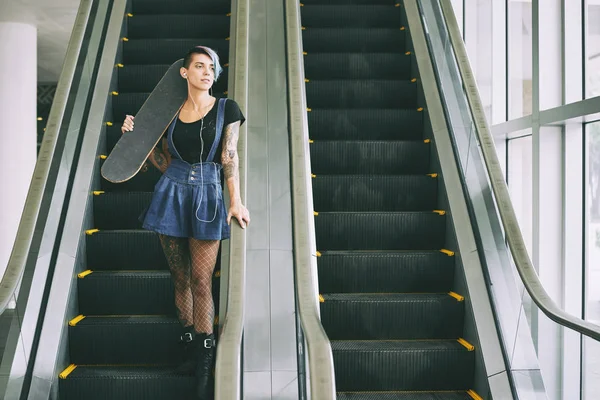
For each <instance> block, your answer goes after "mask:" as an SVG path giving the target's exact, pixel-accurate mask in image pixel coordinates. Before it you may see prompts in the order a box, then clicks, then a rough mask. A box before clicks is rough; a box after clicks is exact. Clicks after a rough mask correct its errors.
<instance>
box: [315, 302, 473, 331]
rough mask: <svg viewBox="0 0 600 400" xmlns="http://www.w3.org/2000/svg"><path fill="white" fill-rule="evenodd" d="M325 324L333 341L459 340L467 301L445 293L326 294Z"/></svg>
mask: <svg viewBox="0 0 600 400" xmlns="http://www.w3.org/2000/svg"><path fill="white" fill-rule="evenodd" d="M322 297H323V298H324V300H325V301H324V302H322V303H320V304H321V321H322V323H323V328H324V329H325V331H326V332H327V337H329V339H331V340H394V339H401V340H407V339H419V340H426V339H439V338H455V337H459V336H460V335H461V334H462V329H463V319H464V315H463V314H464V302H462V301H458V300H456V299H455V298H454V297H452V296H450V295H449V294H447V293H442V294H428V293H424V294H403V293H396V294H394V293H381V294H372V293H369V294H356V293H335V294H323V295H322Z"/></svg>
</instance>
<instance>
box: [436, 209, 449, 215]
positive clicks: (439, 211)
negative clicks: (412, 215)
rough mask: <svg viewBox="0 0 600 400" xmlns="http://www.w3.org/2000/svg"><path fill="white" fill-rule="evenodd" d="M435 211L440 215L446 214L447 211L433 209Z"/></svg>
mask: <svg viewBox="0 0 600 400" xmlns="http://www.w3.org/2000/svg"><path fill="white" fill-rule="evenodd" d="M433 212H434V213H436V214H439V215H446V211H444V210H433Z"/></svg>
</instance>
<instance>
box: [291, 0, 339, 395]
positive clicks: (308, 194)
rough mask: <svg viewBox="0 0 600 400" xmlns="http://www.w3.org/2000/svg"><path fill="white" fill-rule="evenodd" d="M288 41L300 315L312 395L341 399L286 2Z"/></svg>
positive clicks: (295, 13)
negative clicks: (322, 290)
mask: <svg viewBox="0 0 600 400" xmlns="http://www.w3.org/2000/svg"><path fill="white" fill-rule="evenodd" d="M285 9H286V10H285V14H286V40H287V68H288V93H289V108H290V109H289V112H290V135H291V138H290V147H291V153H292V156H291V167H292V171H291V172H292V202H293V224H294V231H293V233H294V264H295V271H296V291H297V304H298V314H299V317H300V321H301V322H302V329H303V331H304V336H305V338H306V344H307V350H308V351H307V353H308V369H309V375H308V377H309V380H310V396H311V398H313V399H319V400H333V399H335V398H336V392H335V375H334V369H333V354H332V351H331V344H330V342H329V339H328V338H327V334H326V333H325V330H324V329H323V326H322V325H321V320H320V317H319V297H318V295H319V293H318V282H317V259H316V244H315V226H314V217H313V202H312V182H311V179H312V178H311V175H310V152H309V148H308V121H307V116H306V93H305V87H304V59H303V55H302V36H301V33H300V32H301V24H300V3H299V2H298V1H295V0H286V2H285Z"/></svg>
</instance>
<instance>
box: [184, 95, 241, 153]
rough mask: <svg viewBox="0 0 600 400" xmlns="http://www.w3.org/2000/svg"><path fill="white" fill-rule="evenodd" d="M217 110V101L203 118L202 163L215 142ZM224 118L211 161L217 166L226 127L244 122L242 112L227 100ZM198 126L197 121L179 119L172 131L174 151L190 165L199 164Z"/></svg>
mask: <svg viewBox="0 0 600 400" xmlns="http://www.w3.org/2000/svg"><path fill="white" fill-rule="evenodd" d="M218 108H219V99H217V100H216V101H215V105H214V106H213V108H212V109H211V110H210V111H209V112H208V114H206V116H205V117H204V127H203V128H202V140H203V141H204V151H203V152H202V161H206V158H207V157H208V153H210V149H211V147H212V145H213V142H214V141H215V133H216V125H217V110H218ZM224 117H225V118H224V120H225V122H224V124H223V131H222V132H221V140H220V142H219V147H218V148H217V152H216V153H215V156H214V158H213V160H212V161H213V162H216V163H218V164H221V152H222V151H223V136H224V135H225V128H226V127H227V125H229V124H231V123H234V122H237V121H241V123H240V126H241V124H243V123H244V121H245V120H246V118H244V114H242V110H240V106H238V104H237V103H236V102H235V101H233V100H227V101H226V102H225V116H224ZM200 126H201V122H200V121H199V120H198V121H196V122H191V123H185V122H182V121H181V120H180V119H177V123H176V124H175V129H174V130H173V144H174V145H175V149H177V152H178V153H179V155H180V156H181V158H182V159H183V160H184V161H187V162H188V163H190V164H194V163H198V162H200V149H201V147H202V146H201V141H200Z"/></svg>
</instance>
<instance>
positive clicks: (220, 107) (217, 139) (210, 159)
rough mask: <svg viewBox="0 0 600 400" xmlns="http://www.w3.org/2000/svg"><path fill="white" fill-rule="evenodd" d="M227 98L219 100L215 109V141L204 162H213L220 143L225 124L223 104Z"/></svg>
mask: <svg viewBox="0 0 600 400" xmlns="http://www.w3.org/2000/svg"><path fill="white" fill-rule="evenodd" d="M226 101H227V98H222V99H219V105H218V108H217V125H216V127H215V141H214V142H213V144H212V147H211V148H210V153H208V157H206V162H213V158H215V153H216V152H217V148H218V147H219V143H221V132H222V131H223V125H224V124H225V102H226Z"/></svg>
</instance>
